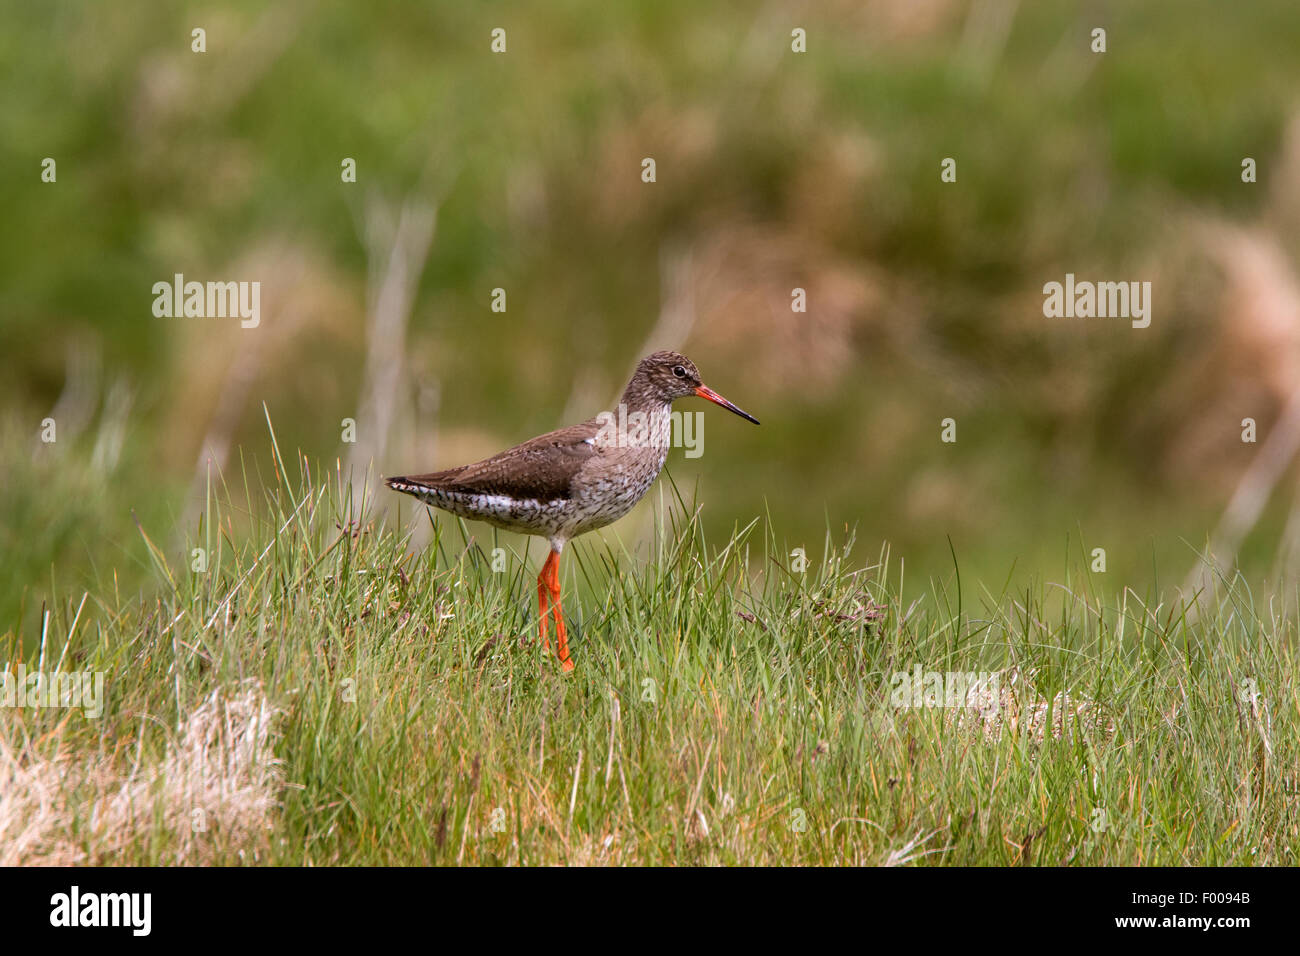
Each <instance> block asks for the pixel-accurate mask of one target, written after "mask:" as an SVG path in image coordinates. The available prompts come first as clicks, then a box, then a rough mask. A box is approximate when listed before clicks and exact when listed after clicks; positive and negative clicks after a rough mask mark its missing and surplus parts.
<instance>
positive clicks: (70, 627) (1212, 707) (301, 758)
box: [0, 452, 1300, 865]
mask: <svg viewBox="0 0 1300 956" xmlns="http://www.w3.org/2000/svg"><path fill="white" fill-rule="evenodd" d="M276 472H277V473H276V477H275V481H274V482H273V483H272V487H271V490H270V491H269V493H268V494H267V496H266V500H265V503H264V504H263V505H262V506H260V507H258V508H256V509H254V510H253V511H252V512H251V513H245V514H235V513H233V511H232V509H231V508H230V506H229V505H228V504H226V502H228V501H229V500H230V498H231V497H232V496H231V494H230V492H229V490H228V489H223V488H216V489H214V490H213V491H212V493H211V494H210V496H209V506H208V509H207V514H208V515H209V516H210V520H209V521H207V522H205V523H204V524H203V525H202V526H201V527H200V528H199V529H198V531H197V535H196V539H195V541H194V542H193V543H192V544H191V546H187V548H186V550H185V554H186V555H190V554H191V553H192V552H191V547H202V548H204V549H206V550H207V551H208V553H209V558H208V564H207V569H206V571H203V572H195V571H190V570H187V568H188V567H189V566H190V562H191V560H192V559H191V558H189V557H187V558H186V559H185V560H184V561H177V560H176V559H174V558H170V557H169V556H168V555H167V554H166V553H165V549H164V548H162V547H160V546H158V545H156V544H155V543H154V542H153V541H152V539H151V537H150V532H149V529H147V528H142V529H141V535H142V539H141V540H142V545H143V546H144V547H146V548H147V550H148V552H149V554H150V555H151V560H152V562H153V564H154V568H155V574H156V580H157V586H156V589H155V592H156V593H154V594H151V595H150V596H148V597H140V596H137V595H126V594H121V593H116V592H115V591H114V589H113V587H112V585H111V582H106V583H105V584H104V585H103V586H102V588H101V589H100V591H99V593H97V594H91V595H90V596H89V597H88V598H86V599H83V598H82V597H81V596H80V595H78V596H77V597H76V599H69V600H57V601H54V602H52V604H51V605H50V607H49V608H48V613H47V616H46V617H45V619H44V620H45V625H44V628H43V635H42V636H41V637H40V639H39V640H38V641H32V640H29V641H28V642H26V644H24V642H23V641H22V640H20V638H19V636H18V635H16V634H13V633H11V634H10V635H8V638H7V644H8V647H7V655H6V656H7V659H8V660H9V661H11V664H12V665H13V666H16V663H17V659H18V657H19V656H23V657H24V659H25V661H26V663H27V666H28V668H29V669H40V668H43V669H45V670H47V671H48V670H53V669H55V664H54V662H56V661H57V662H61V664H59V665H58V666H59V667H60V668H61V669H64V670H78V671H102V672H104V673H105V675H106V692H105V704H104V714H103V716H102V717H101V718H100V719H98V720H87V719H85V718H84V717H83V716H82V714H81V713H80V712H79V711H76V710H72V711H69V710H58V709H34V708H27V709H13V708H9V709H0V784H3V786H0V845H4V846H6V847H7V848H8V849H7V851H6V852H7V853H8V857H7V862H34V861H48V862H69V861H90V862H107V863H119V864H131V863H171V862H193V863H199V862H203V863H206V862H214V863H222V864H235V863H241V862H242V863H267V864H313V865H323V864H456V863H461V864H554V863H590V864H605V863H608V864H801V865H802V864H807V865H823V864H904V863H917V864H928V865H934V864H956V865H1018V864H1028V865H1057V864H1066V863H1069V864H1074V865H1114V864H1121V865H1137V864H1141V865H1153V864H1208V865H1223V864H1227V865H1269V864H1293V863H1295V861H1296V848H1297V847H1300V842H1298V841H1300V833H1298V832H1297V824H1298V823H1300V813H1298V811H1297V795H1296V791H1297V771H1298V769H1300V763H1298V761H1297V743H1296V742H1297V740H1298V739H1300V735H1298V734H1297V733H1296V730H1297V728H1296V717H1297V697H1296V691H1295V687H1296V676H1297V675H1296V669H1297V655H1296V618H1295V610H1294V602H1290V601H1283V599H1282V597H1281V596H1279V597H1277V598H1276V599H1275V600H1273V601H1266V600H1264V599H1262V598H1260V597H1257V596H1254V595H1252V594H1251V593H1250V590H1249V589H1248V587H1247V586H1246V584H1245V582H1244V581H1242V580H1240V579H1237V580H1231V581H1229V580H1226V579H1223V578H1220V579H1219V580H1218V582H1217V584H1216V586H1215V589H1214V590H1213V592H1212V593H1208V592H1207V593H1204V594H1201V595H1199V597H1198V600H1197V601H1196V602H1193V603H1189V604H1183V603H1171V602H1167V601H1160V600H1158V599H1157V598H1155V597H1153V596H1151V597H1141V596H1139V595H1137V594H1135V593H1133V592H1132V591H1125V592H1123V593H1120V594H1109V593H1107V592H1106V591H1105V589H1104V587H1102V585H1101V584H1100V582H1101V581H1103V580H1104V579H1105V576H1104V575H1091V574H1082V575H1074V576H1067V579H1066V580H1064V581H1062V582H1060V583H1054V584H1045V583H1032V582H1031V583H1029V584H1027V585H1025V586H1024V587H1023V588H1018V589H1015V590H1013V589H1012V587H1011V585H1010V584H1008V585H1007V586H1006V587H1004V588H1002V589H1000V590H997V591H994V590H988V589H984V588H980V587H978V586H976V585H974V584H972V583H971V582H969V581H966V582H961V581H960V576H959V573H958V569H957V568H956V567H955V568H954V574H953V575H952V576H951V579H950V580H944V581H933V582H929V583H928V584H927V586H926V587H925V588H924V589H917V588H915V587H914V586H912V585H910V584H908V583H907V582H905V581H902V580H900V576H901V574H902V568H903V562H902V561H895V560H893V559H892V558H891V557H890V556H889V554H888V552H887V551H884V552H882V554H881V556H880V559H879V560H878V561H876V562H875V563H873V564H870V565H868V566H862V567H859V566H856V565H855V564H854V562H853V561H852V559H851V553H852V550H853V542H852V540H848V541H845V542H842V543H840V544H838V545H832V542H831V540H830V538H829V536H828V539H827V542H826V546H825V549H824V553H822V554H817V555H813V554H810V555H809V556H808V558H809V563H808V566H807V567H806V569H804V570H803V571H802V572H800V571H798V570H797V569H796V567H795V565H796V564H797V559H795V558H793V557H792V556H791V555H790V554H789V552H788V551H787V550H786V549H785V548H783V547H777V545H776V539H775V536H774V534H773V532H772V530H771V528H770V523H769V522H767V521H762V520H755V521H752V522H750V523H749V524H748V525H747V526H745V527H743V528H740V529H738V530H737V531H736V532H735V533H734V535H732V536H731V537H730V538H729V539H728V540H726V541H723V542H720V543H717V544H710V542H708V541H707V540H706V539H705V536H704V533H703V531H702V528H701V524H700V522H699V520H698V511H697V510H695V509H692V508H691V507H689V506H687V505H686V503H685V502H684V500H683V499H682V498H681V497H680V496H679V495H678V494H677V493H676V490H675V488H674V487H673V486H672V485H671V484H669V483H667V482H661V483H660V484H659V485H658V486H657V489H656V491H655V492H653V493H652V494H653V496H654V497H655V498H656V499H657V502H656V503H657V521H656V534H655V537H654V540H653V541H652V543H651V546H650V547H649V549H648V551H646V552H644V553H640V554H634V553H629V552H627V551H625V550H623V549H621V548H620V547H618V546H617V545H616V544H614V543H611V542H612V541H613V540H614V539H607V540H605V541H603V542H602V541H600V540H598V539H595V538H588V539H583V540H580V541H578V542H577V543H575V544H574V545H572V546H571V548H570V550H569V551H568V552H566V561H565V565H564V567H563V572H564V586H565V598H566V608H567V610H568V617H569V619H570V621H571V622H573V624H574V627H573V652H574V654H575V659H576V661H577V669H576V671H575V672H574V673H572V674H570V675H563V674H561V672H560V671H559V668H558V667H557V665H556V662H555V661H554V660H553V659H547V658H545V657H544V656H543V655H542V654H541V652H540V651H539V649H538V647H537V646H536V644H535V643H534V642H533V637H534V635H535V629H536V617H535V606H534V604H533V601H534V595H535V589H534V587H533V574H534V573H535V568H534V567H533V565H534V564H536V562H535V561H534V562H531V563H529V562H526V561H525V560H524V556H522V555H520V554H518V553H516V552H515V551H513V550H510V549H505V550H504V552H503V553H504V559H505V560H504V565H503V564H502V562H501V560H500V559H501V557H502V554H503V553H502V552H499V553H497V554H496V555H495V558H496V559H497V561H496V563H497V567H498V569H499V570H497V571H494V570H493V561H494V554H493V551H492V549H493V547H495V546H496V543H495V542H494V541H482V540H477V539H475V538H473V537H472V536H471V529H470V528H469V527H467V526H465V525H463V524H461V523H458V522H455V521H453V520H450V519H446V518H443V517H438V518H437V519H436V524H435V531H434V540H433V543H432V544H431V545H430V546H429V547H427V548H425V549H424V550H422V551H420V552H418V553H411V552H410V551H409V550H408V543H409V535H408V534H403V533H400V532H399V531H397V530H395V529H394V528H392V527H390V526H388V525H387V524H385V523H383V522H381V521H373V520H368V519H362V520H357V518H356V517H355V516H357V515H363V514H365V513H366V510H365V506H366V505H367V504H368V503H367V502H364V501H352V500H351V499H350V496H349V492H348V488H349V483H348V481H347V480H346V476H344V475H341V474H339V473H337V472H335V473H332V474H331V473H326V474H320V473H319V472H315V471H313V470H312V469H310V468H309V467H308V466H307V463H306V462H305V460H301V459H300V460H299V461H298V462H297V463H296V465H295V466H294V467H292V468H290V467H286V463H285V462H284V461H283V460H282V459H281V458H280V456H279V453H278V452H277V453H276ZM387 503H388V504H390V505H392V504H394V502H387ZM1081 563H1082V561H1081ZM914 590H915V591H917V593H918V594H919V596H917V597H915V598H911V597H909V598H907V599H904V598H903V597H902V595H904V594H910V593H911V592H912V591H914ZM25 646H26V647H27V650H26V651H25V652H24V651H23V648H24V647H25ZM917 665H919V666H920V668H921V669H922V670H924V671H938V672H947V671H960V672H970V671H976V672H979V671H982V672H995V673H996V674H997V675H998V679H999V681H1000V690H999V691H998V695H997V697H996V701H997V707H996V708H993V707H990V706H989V704H990V699H988V698H986V699H984V700H983V701H982V702H981V704H982V709H977V708H972V707H965V706H959V707H914V708H906V707H903V708H900V707H897V706H894V705H893V704H894V703H895V701H892V700H891V696H890V679H891V676H892V675H893V674H895V673H896V672H900V671H908V672H910V671H911V670H912V669H913V667H914V666H917ZM18 837H21V839H18Z"/></svg>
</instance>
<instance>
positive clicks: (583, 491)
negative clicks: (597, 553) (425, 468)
mask: <svg viewBox="0 0 1300 956" xmlns="http://www.w3.org/2000/svg"><path fill="white" fill-rule="evenodd" d="M688 396H698V397H699V398H704V399H707V400H709V401H710V402H713V403H714V404H716V405H721V406H722V407H723V408H725V409H727V410H728V411H731V412H734V413H735V414H737V415H739V416H740V417H741V418H744V419H746V420H747V421H751V422H753V423H754V424H755V425H757V424H759V421H758V419H757V418H755V417H754V416H753V415H751V414H749V412H746V411H744V410H743V409H741V408H739V407H737V406H736V405H734V404H732V403H731V402H730V401H728V400H727V399H725V398H723V397H722V396H721V395H719V394H718V393H717V392H715V391H713V389H711V388H709V387H708V386H706V385H705V384H704V382H703V381H702V380H701V379H700V372H699V369H698V368H696V366H695V363H694V362H692V361H691V360H690V359H688V358H687V357H686V356H685V355H682V354H681V353H680V352H674V351H659V352H654V353H652V354H650V355H647V356H646V357H645V358H643V359H642V360H641V361H640V362H639V363H638V364H637V367H636V371H635V372H633V374H632V378H631V380H630V381H629V382H628V383H627V388H625V389H624V390H623V395H622V397H621V398H620V399H619V403H618V407H617V409H615V410H614V411H604V412H601V413H600V414H598V415H597V416H596V417H595V418H590V419H588V420H587V421H585V422H582V423H581V424H578V425H570V426H568V427H567V428H560V429H557V430H556V431H553V432H548V433H546V434H545V435H539V436H538V437H537V438H533V439H530V440H528V441H526V442H523V443H522V444H519V445H515V446H514V447H513V448H508V449H506V450H505V451H503V452H501V453H500V454H496V455H493V456H492V457H490V458H484V459H483V460H482V461H476V462H473V463H472V464H468V465H460V466H458V467H456V468H448V469H445V470H443V471H435V472H430V473H429V474H424V475H406V476H400V477H391V478H385V479H384V480H385V482H386V483H387V485H388V487H389V488H392V489H393V490H394V491H400V492H404V493H406V494H408V495H413V496H414V497H416V498H418V499H419V500H420V501H423V502H424V503H425V504H428V505H432V506H433V507H435V508H439V509H441V510H443V511H446V512H449V513H450V514H453V515H458V516H460V517H462V518H471V519H475V520H479V521H485V522H487V523H488V524H491V525H494V526H495V527H498V528H503V529H505V530H506V531H515V532H518V533H520V534H528V535H536V536H539V537H543V538H546V539H547V541H548V542H549V543H550V552H549V553H548V555H547V557H546V561H545V563H544V564H543V565H542V569H541V571H540V573H539V574H538V576H537V609H538V618H539V623H538V640H539V642H540V643H541V645H542V648H543V650H544V651H545V652H546V653H548V654H549V652H550V648H551V645H550V640H549V639H548V637H547V627H546V621H547V617H548V612H549V613H551V614H553V615H554V617H555V637H556V656H557V657H558V658H559V661H560V666H561V669H562V670H563V671H565V672H569V671H572V670H573V667H574V664H573V659H572V657H571V656H570V654H569V638H568V631H567V629H566V628H565V624H564V610H563V608H562V606H561V604H560V555H561V553H562V552H563V551H564V546H565V544H567V543H568V542H569V541H571V540H572V539H574V538H576V537H578V536H579V535H582V534H586V533H587V532H589V531H594V530H596V529H597V528H603V527H605V525H608V524H610V523H612V522H614V521H617V520H618V519H619V518H621V517H623V516H624V515H625V514H627V513H628V512H629V511H631V510H632V508H633V506H634V505H635V504H636V503H637V502H638V501H640V500H641V498H642V497H644V496H645V493H646V492H647V491H649V490H650V486H651V485H652V484H654V481H655V479H656V478H658V477H659V472H660V471H662V470H663V466H664V462H665V461H666V460H667V458H668V447H669V444H670V442H671V439H672V422H671V417H670V416H671V411H672V403H673V401H674V400H676V399H678V398H686V397H688Z"/></svg>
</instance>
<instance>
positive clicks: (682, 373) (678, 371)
mask: <svg viewBox="0 0 1300 956" xmlns="http://www.w3.org/2000/svg"><path fill="white" fill-rule="evenodd" d="M673 374H674V375H676V376H677V377H678V378H685V377H686V369H685V368H683V367H682V366H680V365H674V366H673Z"/></svg>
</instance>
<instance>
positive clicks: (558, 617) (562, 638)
mask: <svg viewBox="0 0 1300 956" xmlns="http://www.w3.org/2000/svg"><path fill="white" fill-rule="evenodd" d="M547 568H550V572H551V573H550V576H549V578H548V579H547V585H548V586H549V588H550V591H551V607H552V608H553V609H554V610H555V650H556V653H557V654H558V656H559V658H560V666H561V667H562V668H563V669H564V670H565V671H571V670H573V661H572V660H571V659H570V658H569V634H568V631H567V630H566V629H565V627H564V608H563V607H561V606H560V554H559V552H558V551H552V552H551V556H550V557H549V558H547V559H546V564H545V565H544V566H543V568H542V570H543V572H545V571H546V569H547Z"/></svg>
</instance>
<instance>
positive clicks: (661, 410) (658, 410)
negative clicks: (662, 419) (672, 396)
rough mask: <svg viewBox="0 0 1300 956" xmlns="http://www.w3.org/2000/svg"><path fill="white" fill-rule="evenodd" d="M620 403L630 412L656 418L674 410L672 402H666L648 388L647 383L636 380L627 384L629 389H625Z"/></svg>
mask: <svg viewBox="0 0 1300 956" xmlns="http://www.w3.org/2000/svg"><path fill="white" fill-rule="evenodd" d="M618 403H619V405H622V406H626V408H627V410H628V411H629V412H643V413H645V414H646V415H654V416H656V417H657V416H659V415H667V414H668V413H670V412H671V411H672V408H673V407H672V403H671V402H665V401H664V400H663V399H662V398H659V397H658V396H656V395H655V394H654V393H653V392H652V391H651V390H650V389H649V388H647V387H646V385H645V383H643V382H640V381H638V380H637V379H635V378H634V379H632V381H630V382H628V383H627V388H625V389H623V397H622V398H620V399H619V400H618Z"/></svg>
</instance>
